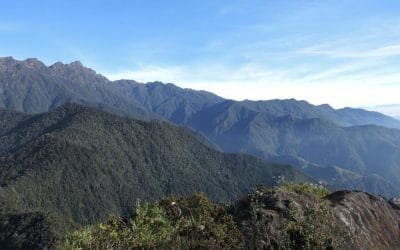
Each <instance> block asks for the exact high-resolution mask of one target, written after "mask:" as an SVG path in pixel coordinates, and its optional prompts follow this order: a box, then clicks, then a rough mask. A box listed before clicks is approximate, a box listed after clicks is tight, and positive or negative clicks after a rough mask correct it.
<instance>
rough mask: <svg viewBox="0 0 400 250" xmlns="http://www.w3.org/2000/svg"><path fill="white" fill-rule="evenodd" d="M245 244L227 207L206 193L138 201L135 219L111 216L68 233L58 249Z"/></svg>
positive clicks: (237, 247)
mask: <svg viewBox="0 0 400 250" xmlns="http://www.w3.org/2000/svg"><path fill="white" fill-rule="evenodd" d="M241 247H242V243H241V237H240V232H239V230H238V229H237V227H236V225H235V223H234V221H233V217H232V215H230V214H229V213H228V209H227V207H225V206H223V205H219V204H215V203H212V202H210V201H209V200H208V199H207V198H206V197H205V196H204V195H203V194H196V195H193V196H191V197H188V198H175V197H170V198H167V199H164V200H162V201H161V202H159V203H154V204H149V203H146V204H144V205H142V204H141V203H140V202H137V204H136V212H135V215H134V216H133V218H131V219H123V218H120V217H117V216H111V217H110V218H109V219H108V220H107V221H106V222H105V223H100V224H98V225H95V226H93V227H87V228H83V229H81V230H78V231H75V232H72V233H71V234H69V235H67V236H66V237H65V239H64V241H63V242H62V243H61V244H60V246H59V247H58V248H59V249H132V248H134V249H135V248H137V249H149V248H151V249H156V248H157V249H159V248H168V249H199V248H200V249H204V248H207V249H208V248H213V249H215V248H217V249H220V248H226V249H240V248H241Z"/></svg>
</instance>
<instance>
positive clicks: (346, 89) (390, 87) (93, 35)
mask: <svg viewBox="0 0 400 250" xmlns="http://www.w3.org/2000/svg"><path fill="white" fill-rule="evenodd" d="M3 7H4V9H7V10H8V11H7V13H3V15H2V16H1V17H0V56H13V57H14V58H17V59H20V60H22V59H25V58H28V57H36V58H38V59H39V60H42V61H43V62H45V63H46V64H48V65H49V64H52V63H54V62H56V61H63V62H70V61H75V60H79V61H81V62H82V63H83V64H84V65H86V66H88V67H91V68H93V69H95V70H96V71H97V72H98V73H100V74H102V75H105V76H106V77H108V78H109V79H111V80H116V79H121V78H125V79H133V80H136V81H139V82H150V81H162V82H171V83H175V84H177V85H178V86H180V87H185V88H192V89H196V90H206V91H210V92H213V93H215V94H218V95H220V96H222V97H225V98H229V99H234V100H243V99H250V100H269V99H289V98H295V99H298V100H306V101H308V102H310V103H312V104H316V105H318V104H323V103H328V104H330V105H332V106H333V107H335V108H341V107H347V106H349V107H362V108H370V109H373V110H378V111H381V112H384V113H386V114H390V115H393V116H398V115H400V111H399V110H400V109H399V108H398V107H393V106H391V108H382V107H381V106H382V105H383V106H385V105H392V104H398V103H399V102H398V94H399V93H400V83H399V80H398V79H399V76H400V73H399V72H398V70H397V68H398V66H399V58H400V29H399V28H400V17H399V16H398V15H397V13H396V9H398V8H399V7H400V2H393V1H379V3H378V2H376V1H363V2H362V3H360V2H359V1H324V2H323V3H321V2H316V1H280V2H274V1H219V2H214V1H202V2H201V3H187V2H185V1H168V2H157V3H156V2H152V3H149V2H143V1H132V2H129V3H128V2H124V1H116V2H106V1H104V2H103V1H102V2H98V1H85V2H84V3H83V2H69V3H65V2H63V3H62V2H59V1H42V2H40V3H38V2H34V3H31V2H29V1H18V2H7V3H4V4H3Z"/></svg>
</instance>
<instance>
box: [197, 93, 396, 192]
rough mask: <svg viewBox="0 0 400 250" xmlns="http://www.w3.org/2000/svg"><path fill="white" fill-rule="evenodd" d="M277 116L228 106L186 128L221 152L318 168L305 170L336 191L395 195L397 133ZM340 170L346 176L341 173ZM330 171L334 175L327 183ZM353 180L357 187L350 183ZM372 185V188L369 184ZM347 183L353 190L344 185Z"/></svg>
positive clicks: (205, 112)
mask: <svg viewBox="0 0 400 250" xmlns="http://www.w3.org/2000/svg"><path fill="white" fill-rule="evenodd" d="M292 107H293V106H292ZM292 112H293V111H292ZM299 113H300V112H297V113H296V112H295V114H299ZM280 115H281V114H278V116H275V114H273V115H271V114H270V113H267V112H266V113H262V112H256V111H255V110H254V108H247V105H241V103H237V102H233V101H230V102H224V103H220V104H218V105H214V106H212V107H210V108H209V109H205V110H203V111H201V112H199V113H197V114H196V115H195V116H194V117H193V119H192V120H190V121H189V125H190V127H192V128H193V129H195V130H196V131H198V132H200V133H202V134H204V135H205V136H206V137H207V138H209V139H210V140H211V141H213V142H215V143H216V144H217V145H219V146H220V147H221V148H222V149H223V150H225V151H226V152H243V153H250V154H253V155H256V156H259V157H262V158H265V159H270V160H273V161H278V162H285V163H291V164H294V165H297V166H301V165H304V164H296V163H295V161H293V159H297V160H298V161H305V162H307V164H306V165H308V166H309V165H317V166H320V167H321V168H319V169H315V168H314V170H311V169H310V168H304V170H305V171H306V172H307V173H308V174H311V176H312V177H314V178H316V179H319V180H325V181H327V183H328V184H334V185H335V186H336V187H347V188H350V187H352V188H357V189H361V188H365V187H368V188H367V189H366V190H368V191H370V192H375V193H380V194H384V195H387V196H392V195H396V194H399V192H400V189H399V188H398V185H399V181H400V130H398V129H389V128H385V127H379V126H375V125H364V126H352V127H341V126H338V125H337V124H336V123H334V122H332V121H329V120H324V119H321V118H309V117H299V116H297V117H293V116H291V115H286V116H280ZM329 167H330V168H329ZM332 167H334V168H332ZM339 169H344V170H346V171H341V172H342V173H341V174H340V173H339V172H340V171H339ZM304 170H303V171H304ZM318 170H319V171H318ZM332 170H334V172H335V173H336V174H335V175H331V178H329V179H327V178H326V177H327V176H329V175H330V174H332ZM322 172H326V173H325V174H323V173H322ZM328 173H330V174H328ZM322 175H324V176H325V178H321V176H322ZM357 175H358V176H359V177H357V180H358V181H357V182H356V181H355V180H354V179H353V178H350V177H355V176H357ZM339 177H341V178H339ZM337 178H339V179H337ZM346 179H347V180H346ZM348 179H353V180H352V181H349V180H348ZM371 180H374V182H376V184H374V185H372V184H371V183H369V182H370V181H371ZM360 181H361V182H360ZM350 183H353V184H354V185H351V186H347V185H345V184H350ZM356 183H359V185H355V184H356Z"/></svg>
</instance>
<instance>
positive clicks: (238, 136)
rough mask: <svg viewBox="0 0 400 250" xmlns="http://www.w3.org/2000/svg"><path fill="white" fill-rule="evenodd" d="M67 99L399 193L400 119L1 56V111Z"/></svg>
mask: <svg viewBox="0 0 400 250" xmlns="http://www.w3.org/2000/svg"><path fill="white" fill-rule="evenodd" d="M69 101H71V102H76V103H80V104H84V105H88V106H93V107H96V108H99V109H102V110H106V111H109V112H113V113H117V114H120V115H124V116H128V117H134V118H138V119H143V120H151V119H162V120H166V121H170V122H172V123H175V124H178V125H180V126H187V127H189V128H191V129H193V130H195V131H196V132H198V133H199V134H202V135H203V136H205V137H206V138H207V139H208V141H209V142H211V143H208V145H209V146H211V147H213V148H216V149H218V148H219V149H222V150H225V151H227V152H231V153H247V154H252V155H255V156H258V157H262V158H264V159H267V160H272V161H277V162H280V163H283V164H293V165H295V166H297V167H299V168H300V169H301V170H302V171H304V172H306V173H307V174H309V175H311V176H312V177H314V178H316V179H318V180H320V181H323V182H325V183H327V184H329V185H333V186H334V187H336V188H355V189H363V190H367V191H369V192H373V193H379V194H383V195H386V196H392V195H395V194H398V193H400V188H398V186H399V185H398V184H399V180H400V171H399V164H400V161H399V140H398V138H399V135H398V133H399V132H398V131H399V130H397V129H398V128H400V121H399V120H396V119H394V118H392V117H388V116H385V115H383V114H380V113H377V112H371V111H366V110H362V109H352V108H344V109H333V108H332V107H330V106H329V105H326V104H325V105H319V106H315V105H312V104H309V103H307V102H305V101H297V100H294V99H289V100H269V101H249V100H245V101H241V102H239V101H233V100H225V99H223V98H221V97H219V96H216V95H214V94H212V93H209V92H205V91H195V90H190V89H182V88H179V87H177V86H175V85H173V84H163V83H160V82H153V83H148V84H142V83H138V82H135V81H132V80H119V81H114V82H111V81H109V80H107V79H106V78H105V77H103V76H101V75H99V74H97V73H96V72H95V71H93V70H91V69H89V68H86V67H84V66H83V65H82V64H80V63H79V62H73V63H70V64H63V63H55V64H54V65H52V66H49V67H48V66H45V65H44V64H43V63H41V62H40V61H38V60H37V59H27V60H24V61H18V60H15V59H13V58H10V57H8V58H1V59H0V107H4V108H8V109H11V110H17V111H23V112H28V113H38V112H47V111H51V110H54V109H56V108H57V107H59V106H60V105H62V104H63V103H66V102H69ZM2 126H6V125H2ZM390 128H396V129H390ZM203 141H204V142H207V140H203ZM212 144H214V145H215V146H213V145H212Z"/></svg>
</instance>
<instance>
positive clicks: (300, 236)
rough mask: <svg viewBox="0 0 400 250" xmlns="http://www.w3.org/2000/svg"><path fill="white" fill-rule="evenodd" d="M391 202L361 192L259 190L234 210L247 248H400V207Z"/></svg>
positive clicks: (237, 204)
mask: <svg viewBox="0 0 400 250" xmlns="http://www.w3.org/2000/svg"><path fill="white" fill-rule="evenodd" d="M316 190H317V189H316ZM391 203H393V202H391ZM391 203H389V202H388V201H386V200H385V199H384V198H383V197H381V196H374V195H371V194H368V193H365V192H358V191H338V192H334V193H332V194H329V195H327V196H322V195H321V194H317V195H316V194H315V193H312V192H308V191H304V190H301V189H297V190H296V189H294V190H285V187H283V188H282V187H281V188H277V189H265V188H259V189H257V190H256V191H255V192H254V193H252V194H250V195H248V196H247V197H245V198H243V199H241V200H240V201H238V202H237V203H236V204H235V205H234V206H233V208H232V213H233V215H234V218H235V220H236V223H237V225H238V227H239V229H240V231H241V233H242V235H243V239H244V241H245V246H246V248H247V249H281V248H282V247H283V248H284V249H304V248H306V249H310V248H311V249H399V248H400V210H399V209H398V208H395V206H393V205H391Z"/></svg>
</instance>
